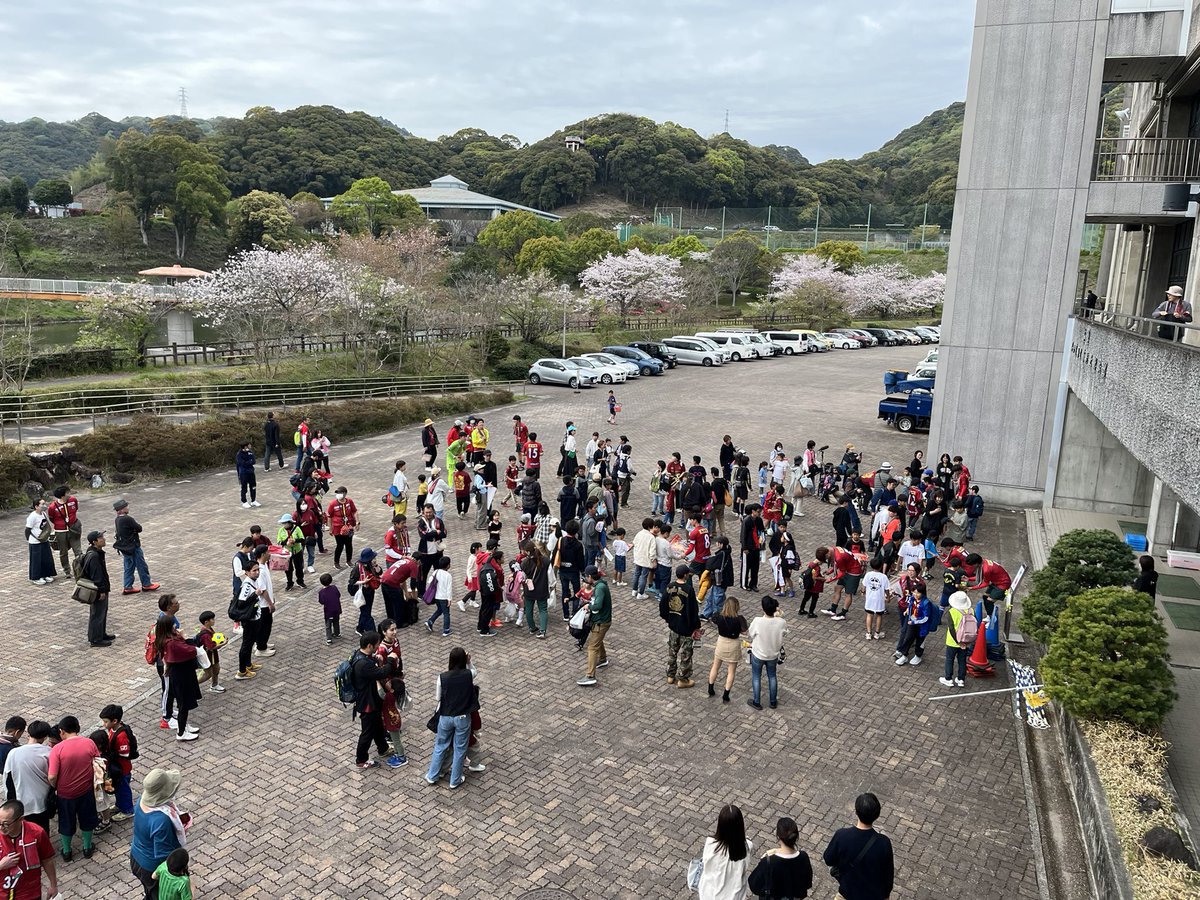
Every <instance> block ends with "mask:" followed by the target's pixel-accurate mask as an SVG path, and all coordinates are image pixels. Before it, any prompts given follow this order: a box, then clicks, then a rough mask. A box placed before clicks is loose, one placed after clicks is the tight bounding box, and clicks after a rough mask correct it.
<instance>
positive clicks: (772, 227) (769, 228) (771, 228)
mask: <svg viewBox="0 0 1200 900" xmlns="http://www.w3.org/2000/svg"><path fill="white" fill-rule="evenodd" d="M782 230H783V229H782V228H780V227H779V226H778V225H764V226H763V231H782Z"/></svg>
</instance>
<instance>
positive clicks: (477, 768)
mask: <svg viewBox="0 0 1200 900" xmlns="http://www.w3.org/2000/svg"><path fill="white" fill-rule="evenodd" d="M467 770H468V771H470V772H486V771H487V766H485V765H484V764H483V763H471V764H470V765H469V766H467Z"/></svg>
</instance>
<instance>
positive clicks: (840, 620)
mask: <svg viewBox="0 0 1200 900" xmlns="http://www.w3.org/2000/svg"><path fill="white" fill-rule="evenodd" d="M833 621H835V622H845V621H846V617H845V616H842V615H837V616H834V617H833Z"/></svg>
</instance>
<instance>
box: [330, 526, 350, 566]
mask: <svg viewBox="0 0 1200 900" xmlns="http://www.w3.org/2000/svg"><path fill="white" fill-rule="evenodd" d="M333 540H334V542H335V546H334V548H333V564H334V565H335V566H336V565H337V564H338V561H339V560H340V559H341V558H342V551H343V550H345V551H346V565H350V563H352V562H354V535H352V534H335V535H334V536H333Z"/></svg>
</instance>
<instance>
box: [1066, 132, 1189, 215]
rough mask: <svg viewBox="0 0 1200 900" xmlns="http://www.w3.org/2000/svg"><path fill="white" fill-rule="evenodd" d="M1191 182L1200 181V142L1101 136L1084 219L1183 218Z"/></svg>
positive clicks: (1180, 139) (1093, 162) (1182, 139)
mask: <svg viewBox="0 0 1200 900" xmlns="http://www.w3.org/2000/svg"><path fill="white" fill-rule="evenodd" d="M1193 184H1200V140H1196V139H1194V138H1141V137H1130V138H1099V139H1098V140H1097V141H1096V151H1095V155H1094V157H1093V161H1092V175H1091V185H1090V187H1089V189H1088V203H1087V221H1089V222H1108V223H1114V224H1117V223H1141V224H1173V223H1178V222H1179V220H1180V219H1182V218H1184V217H1186V216H1187V212H1188V195H1189V194H1190V193H1192V188H1191V187H1190V185H1193Z"/></svg>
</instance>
